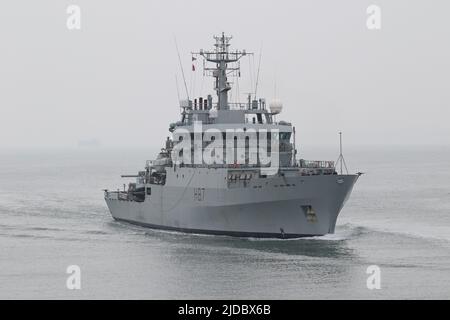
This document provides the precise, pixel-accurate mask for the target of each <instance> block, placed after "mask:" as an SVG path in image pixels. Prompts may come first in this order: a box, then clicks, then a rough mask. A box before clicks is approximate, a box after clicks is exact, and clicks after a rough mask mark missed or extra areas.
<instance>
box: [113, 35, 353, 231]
mask: <svg viewBox="0 0 450 320" xmlns="http://www.w3.org/2000/svg"><path fill="white" fill-rule="evenodd" d="M214 39H215V41H216V43H215V48H214V50H211V51H205V50H200V51H199V52H195V53H193V55H195V56H196V57H199V58H202V59H203V72H204V75H205V76H212V77H213V78H214V91H215V97H214V98H213V96H212V95H207V96H206V97H198V98H194V99H190V98H189V97H188V98H187V99H185V100H182V101H180V108H181V119H180V121H178V122H175V123H172V124H170V126H169V131H170V132H171V134H172V137H168V138H167V140H166V142H165V146H164V148H163V149H162V150H161V152H160V153H159V154H158V156H157V158H156V159H155V160H149V161H147V162H146V166H145V169H144V170H143V171H140V172H139V173H138V174H137V175H133V176H129V175H128V176H124V177H135V178H136V182H135V183H130V184H129V186H128V189H127V190H124V191H119V190H117V191H108V190H105V200H106V203H107V205H108V207H109V209H110V211H111V214H112V216H113V217H114V219H116V220H120V221H125V222H129V223H133V224H137V225H142V226H146V227H151V228H159V229H166V230H177V231H182V232H193V233H207V234H222V235H232V236H251V237H281V238H292V237H302V236H313V235H324V234H327V233H333V232H334V229H335V225H336V219H337V216H338V214H339V212H340V211H341V209H342V207H343V205H344V203H345V201H346V200H347V199H348V197H349V195H350V193H351V190H352V188H353V185H354V183H355V182H356V180H357V178H358V176H359V174H343V172H342V171H341V172H340V173H339V174H338V173H337V172H336V169H335V163H334V162H333V161H306V160H303V159H300V160H298V159H297V150H296V147H295V128H294V127H293V126H292V124H291V123H289V122H286V121H276V119H275V117H276V115H278V114H280V113H281V111H282V104H281V102H280V101H279V100H274V101H271V102H270V103H269V104H267V103H266V100H265V99H263V98H257V97H256V95H253V94H249V95H248V97H247V101H245V102H242V103H240V102H235V103H231V102H230V101H229V91H230V90H231V83H230V81H229V77H231V76H235V77H240V59H241V58H243V57H245V56H247V55H249V53H247V52H246V51H244V50H242V51H239V50H234V51H233V50H231V49H230V41H231V37H228V36H225V35H224V34H222V35H221V36H216V37H214Z"/></svg>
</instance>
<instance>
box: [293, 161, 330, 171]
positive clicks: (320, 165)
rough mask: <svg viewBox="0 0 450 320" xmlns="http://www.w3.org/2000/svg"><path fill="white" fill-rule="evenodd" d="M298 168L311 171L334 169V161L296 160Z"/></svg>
mask: <svg viewBox="0 0 450 320" xmlns="http://www.w3.org/2000/svg"><path fill="white" fill-rule="evenodd" d="M298 166H299V167H300V168H311V169H334V168H335V166H334V161H323V160H304V159H300V160H298Z"/></svg>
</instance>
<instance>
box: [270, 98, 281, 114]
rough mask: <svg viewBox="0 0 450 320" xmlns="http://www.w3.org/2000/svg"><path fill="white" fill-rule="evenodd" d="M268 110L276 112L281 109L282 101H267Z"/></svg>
mask: <svg viewBox="0 0 450 320" xmlns="http://www.w3.org/2000/svg"><path fill="white" fill-rule="evenodd" d="M269 108H270V112H272V113H273V114H278V113H280V112H281V111H282V110H283V103H282V102H281V100H279V99H273V100H272V101H270V103H269Z"/></svg>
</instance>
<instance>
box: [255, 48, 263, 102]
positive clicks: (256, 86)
mask: <svg viewBox="0 0 450 320" xmlns="http://www.w3.org/2000/svg"><path fill="white" fill-rule="evenodd" d="M262 49H263V47H262V44H261V49H260V50H259V61H258V72H257V73H256V84H255V99H256V93H257V92H258V83H259V70H260V69H261V56H262Z"/></svg>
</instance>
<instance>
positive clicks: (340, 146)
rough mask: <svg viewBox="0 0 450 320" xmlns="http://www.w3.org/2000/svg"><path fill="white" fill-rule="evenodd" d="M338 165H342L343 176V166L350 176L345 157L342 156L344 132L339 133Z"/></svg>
mask: <svg viewBox="0 0 450 320" xmlns="http://www.w3.org/2000/svg"><path fill="white" fill-rule="evenodd" d="M336 164H339V165H340V167H341V168H340V173H341V174H342V172H343V171H342V166H344V168H345V171H346V172H347V174H348V169H347V164H346V163H345V159H344V155H343V154H342V132H339V158H338V159H337V161H336Z"/></svg>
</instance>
